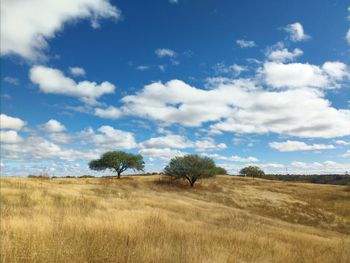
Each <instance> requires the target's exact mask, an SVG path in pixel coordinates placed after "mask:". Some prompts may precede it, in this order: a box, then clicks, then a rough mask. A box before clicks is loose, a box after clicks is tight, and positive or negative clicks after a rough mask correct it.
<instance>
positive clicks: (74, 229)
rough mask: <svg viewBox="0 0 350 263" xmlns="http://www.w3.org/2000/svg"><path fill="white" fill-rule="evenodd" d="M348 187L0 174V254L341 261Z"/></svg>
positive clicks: (348, 246) (349, 227) (346, 255)
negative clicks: (191, 182)
mask: <svg viewBox="0 0 350 263" xmlns="http://www.w3.org/2000/svg"><path fill="white" fill-rule="evenodd" d="M349 201H350V188H349V186H336V185H317V184H306V183H291V182H280V181H271V180H264V179H252V178H242V177H240V178H237V177H229V176H217V177H216V178H212V179H206V180H203V181H200V182H198V184H196V185H195V188H193V189H190V188H189V187H188V186H187V184H185V183H181V182H171V181H169V180H168V179H167V178H162V177H160V176H147V177H146V176H144V177H141V176H133V177H124V178H122V179H120V180H116V179H106V178H103V179H102V178H94V179H50V180H39V179H19V178H1V260H2V262H191V263H195V262H286V263H288V262H337V263H340V262H350V205H349Z"/></svg>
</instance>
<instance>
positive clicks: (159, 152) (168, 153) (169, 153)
mask: <svg viewBox="0 0 350 263" xmlns="http://www.w3.org/2000/svg"><path fill="white" fill-rule="evenodd" d="M139 154H141V155H144V156H147V157H150V158H155V159H160V160H163V161H168V160H170V159H172V158H174V157H176V156H183V155H185V154H186V153H184V152H182V151H179V150H174V149H170V148H161V149H158V148H145V149H140V150H139Z"/></svg>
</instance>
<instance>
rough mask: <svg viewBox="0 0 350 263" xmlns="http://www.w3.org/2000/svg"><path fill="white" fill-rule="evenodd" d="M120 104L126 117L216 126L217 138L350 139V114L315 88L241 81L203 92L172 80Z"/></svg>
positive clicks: (129, 97) (216, 86)
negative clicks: (247, 135) (263, 135)
mask: <svg viewBox="0 0 350 263" xmlns="http://www.w3.org/2000/svg"><path fill="white" fill-rule="evenodd" d="M122 101H123V102H124V106H123V107H122V110H123V112H124V113H125V114H129V115H135V116H138V117H143V118H148V119H153V120H157V121H161V122H165V123H167V124H173V123H179V124H181V125H184V126H188V127H198V126H201V125H202V124H203V123H206V122H214V124H212V125H211V127H210V128H211V131H212V132H213V133H220V132H235V133H268V132H273V133H277V134H285V135H292V136H297V137H308V138H313V137H322V138H331V137H340V136H345V135H349V134H350V110H347V109H339V110H338V109H336V108H334V107H332V106H331V104H330V102H329V101H328V100H326V99H324V98H323V94H322V93H320V92H318V91H316V90H314V89H305V88H304V89H291V90H282V91H267V90H264V89H263V88H261V87H260V86H258V85H257V84H256V83H255V82H253V81H249V80H242V79H239V80H233V81H230V82H224V83H220V82H218V83H215V86H213V87H212V88H211V89H209V90H203V89H197V88H195V87H192V86H189V85H187V84H186V83H184V82H183V81H180V80H172V81H169V82H167V83H165V84H162V83H161V82H156V83H152V84H150V85H147V86H145V87H144V89H143V90H141V91H140V92H138V93H136V94H135V95H130V96H126V97H124V98H123V99H122Z"/></svg>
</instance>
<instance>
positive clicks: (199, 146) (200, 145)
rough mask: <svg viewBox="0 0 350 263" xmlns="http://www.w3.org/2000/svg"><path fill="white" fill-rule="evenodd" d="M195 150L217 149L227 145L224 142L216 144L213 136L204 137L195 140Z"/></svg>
mask: <svg viewBox="0 0 350 263" xmlns="http://www.w3.org/2000/svg"><path fill="white" fill-rule="evenodd" d="M194 146H195V148H196V151H199V152H203V151H218V150H223V149H226V148H227V145H226V144H224V143H219V144H217V143H216V142H215V141H214V139H213V138H205V139H203V140H197V141H195V143H194Z"/></svg>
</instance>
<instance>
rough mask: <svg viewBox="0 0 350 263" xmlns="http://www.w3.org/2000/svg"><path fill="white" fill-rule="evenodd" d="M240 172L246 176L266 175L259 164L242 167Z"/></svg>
mask: <svg viewBox="0 0 350 263" xmlns="http://www.w3.org/2000/svg"><path fill="white" fill-rule="evenodd" d="M239 173H240V174H241V175H245V176H252V177H262V176H264V175H265V173H264V171H263V170H261V169H260V168H259V167H257V166H247V167H244V168H242V169H241V170H240V171H239Z"/></svg>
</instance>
